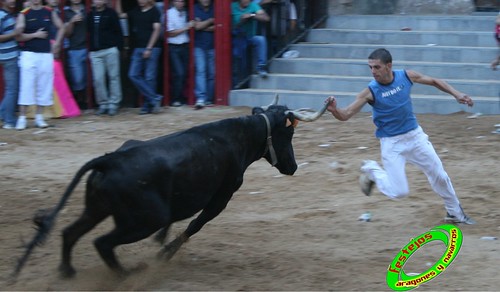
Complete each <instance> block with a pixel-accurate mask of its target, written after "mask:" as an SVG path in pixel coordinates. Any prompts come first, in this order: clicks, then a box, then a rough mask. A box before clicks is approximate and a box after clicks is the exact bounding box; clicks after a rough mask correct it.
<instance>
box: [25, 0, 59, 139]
mask: <svg viewBox="0 0 500 292" xmlns="http://www.w3.org/2000/svg"><path fill="white" fill-rule="evenodd" d="M52 25H55V27H57V29H58V31H57V36H56V38H55V41H54V42H53V43H52V44H51V42H50V39H49V31H50V28H51V26H52ZM16 28H17V29H20V30H22V31H23V33H22V34H20V35H19V36H18V37H17V41H19V42H23V45H22V47H21V55H20V57H19V68H20V72H21V74H20V89H19V101H18V104H19V118H18V119H17V123H16V129H17V130H24V129H26V126H27V121H26V110H27V107H28V106H29V105H36V106H37V107H36V114H35V126H37V127H39V128H46V127H48V125H47V123H46V122H45V120H44V118H43V109H44V107H47V106H51V105H52V104H53V96H52V91H53V87H54V86H53V82H54V64H53V63H54V55H56V56H57V55H58V54H59V51H60V48H61V42H62V39H63V36H64V26H63V23H62V21H61V19H60V18H59V16H58V15H57V13H56V12H55V11H54V10H52V9H51V8H49V7H44V6H43V5H42V0H31V1H30V3H29V7H27V8H26V9H24V10H23V11H21V13H20V14H19V16H18V18H17V24H16Z"/></svg>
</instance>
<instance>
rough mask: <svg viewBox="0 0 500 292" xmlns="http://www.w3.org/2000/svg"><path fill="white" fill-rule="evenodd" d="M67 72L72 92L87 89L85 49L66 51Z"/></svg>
mask: <svg viewBox="0 0 500 292" xmlns="http://www.w3.org/2000/svg"><path fill="white" fill-rule="evenodd" d="M67 53H68V70H69V75H70V84H71V89H72V90H73V91H80V90H84V89H85V88H86V87H87V49H80V50H68V51H67Z"/></svg>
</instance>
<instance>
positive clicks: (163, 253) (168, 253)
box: [156, 246, 177, 261]
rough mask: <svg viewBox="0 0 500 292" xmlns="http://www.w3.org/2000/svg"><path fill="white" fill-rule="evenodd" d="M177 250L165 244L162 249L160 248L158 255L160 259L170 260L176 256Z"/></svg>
mask: <svg viewBox="0 0 500 292" xmlns="http://www.w3.org/2000/svg"><path fill="white" fill-rule="evenodd" d="M176 251H177V250H174V249H173V248H169V247H168V246H165V247H163V248H162V249H160V251H159V252H158V254H157V255H156V257H157V258H158V259H160V260H164V261H169V260H170V259H171V258H172V257H173V256H174V254H175V252H176Z"/></svg>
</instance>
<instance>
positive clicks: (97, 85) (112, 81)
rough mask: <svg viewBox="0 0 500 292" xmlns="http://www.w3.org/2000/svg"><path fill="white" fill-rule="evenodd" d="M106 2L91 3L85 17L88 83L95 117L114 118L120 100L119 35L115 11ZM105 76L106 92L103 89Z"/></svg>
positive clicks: (103, 0) (96, 0)
mask: <svg viewBox="0 0 500 292" xmlns="http://www.w3.org/2000/svg"><path fill="white" fill-rule="evenodd" d="M106 2H107V1H106V0H93V4H94V7H92V10H91V11H90V13H89V14H88V17H87V31H88V32H89V41H90V54H89V57H90V64H91V67H92V80H93V82H94V91H95V96H96V101H97V104H98V105H99V109H98V110H97V112H96V114H97V115H103V114H106V113H108V114H109V115H110V116H114V115H116V114H117V112H118V108H119V107H120V102H121V100H122V86H121V80H120V50H121V49H122V48H123V34H122V29H121V26H120V20H119V18H118V14H117V13H116V11H115V10H113V9H112V8H110V7H108V6H107V5H106ZM106 74H107V76H108V79H109V90H108V89H107V86H106Z"/></svg>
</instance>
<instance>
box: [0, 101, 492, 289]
mask: <svg viewBox="0 0 500 292" xmlns="http://www.w3.org/2000/svg"><path fill="white" fill-rule="evenodd" d="M137 111H138V109H123V110H122V111H121V112H120V114H119V115H117V116H115V117H112V118H111V117H98V116H95V115H93V114H91V113H87V114H85V115H83V116H80V117H77V118H73V119H66V120H62V119H53V120H50V123H51V127H50V128H48V129H46V130H40V129H36V128H33V127H31V128H28V129H27V130H24V131H19V132H18V131H7V130H3V131H2V130H0V145H1V146H0V165H1V168H0V177H1V180H0V197H1V203H0V236H1V239H0V240H1V245H0V258H1V259H2V260H1V262H0V289H1V290H62V291H70V290H79V291H83V290H101V291H102V290H156V291H159V290H219V291H220V290H303V291H304V290H385V291H388V290H390V289H389V288H388V286H387V284H386V280H385V279H386V278H385V277H386V273H387V268H388V266H389V264H390V263H391V261H392V259H393V258H394V257H395V256H396V254H397V253H398V252H399V251H400V249H401V248H402V247H403V246H404V245H406V244H407V243H408V242H409V240H410V239H411V238H413V237H416V236H418V235H420V234H422V233H424V232H426V231H428V230H429V229H430V228H432V227H434V226H436V225H440V224H442V223H443V217H444V215H445V210H444V206H443V202H442V200H441V199H440V197H438V196H437V195H435V194H434V193H433V192H432V190H431V189H430V186H429V184H428V183H427V180H426V178H425V176H424V175H423V174H422V173H421V172H419V171H418V169H416V168H415V167H413V166H408V167H407V175H408V177H409V182H410V188H411V195H410V196H409V197H408V198H405V199H401V200H398V201H392V200H389V199H388V198H386V197H385V196H383V195H381V194H380V193H379V192H378V191H375V192H374V194H373V195H372V196H371V197H366V196H364V195H363V194H362V193H361V191H360V190H359V187H358V183H357V179H358V174H359V166H360V164H361V162H362V160H364V159H374V160H380V154H379V144H378V140H377V139H376V138H374V136H373V131H374V126H373V124H372V122H371V117H370V115H369V114H368V113H361V114H359V115H358V116H356V117H355V118H353V119H351V120H350V121H348V122H339V121H336V120H334V119H333V118H332V117H331V116H330V115H329V114H328V113H327V114H325V115H324V116H323V117H321V118H320V119H319V120H318V121H316V122H313V123H301V124H299V126H298V127H297V129H296V133H295V136H294V140H293V144H294V150H295V155H296V160H297V164H298V165H299V169H298V170H297V172H296V173H295V175H294V176H283V175H280V174H279V172H278V171H277V170H276V169H274V168H272V167H271V166H270V165H269V164H268V163H267V162H266V161H265V160H264V159H261V160H260V161H257V162H255V163H254V164H252V165H251V166H250V167H249V168H248V170H247V172H246V174H245V181H244V183H243V186H242V187H241V188H240V190H239V191H238V192H236V193H235V195H234V197H233V199H232V200H231V201H230V203H229V205H228V207H227V208H226V210H224V211H223V212H222V213H221V214H220V215H219V216H218V217H217V218H215V219H214V220H212V221H211V222H209V223H208V224H207V225H206V226H205V227H204V228H203V229H202V230H201V231H200V232H199V233H197V234H196V235H194V236H193V237H192V238H191V239H190V240H189V241H188V242H187V243H186V244H185V245H184V246H183V247H182V248H181V250H180V251H179V252H178V253H177V254H176V255H175V256H174V257H173V258H172V259H171V260H170V261H168V262H166V261H161V260H157V259H156V253H157V252H158V251H159V249H160V247H159V246H158V244H157V243H156V242H154V241H153V240H152V239H151V238H148V239H145V240H142V241H140V242H137V243H134V244H130V245H126V246H120V247H118V248H117V254H118V258H119V259H120V260H121V261H122V262H123V264H124V265H125V266H126V267H133V266H135V265H137V264H139V263H145V264H146V265H147V266H148V267H147V268H146V269H145V270H143V271H141V272H138V273H136V274H133V275H131V276H129V277H127V278H125V279H123V278H119V277H117V276H116V275H114V274H113V273H112V272H111V271H110V270H109V269H108V268H107V267H106V266H105V265H104V263H103V261H102V260H101V259H100V257H99V256H98V254H97V252H96V250H95V249H94V247H93V243H92V242H93V240H94V239H95V238H97V237H99V236H100V235H102V234H105V233H107V232H108V230H110V228H112V220H111V219H108V220H107V221H105V222H104V223H102V224H101V225H99V226H98V227H97V228H96V229H94V230H92V231H91V232H90V233H88V234H87V235H85V236H84V237H83V238H82V239H81V240H80V241H79V242H78V244H77V245H76V247H75V250H74V253H73V263H74V265H75V267H76V269H77V274H76V277H75V278H73V279H69V280H68V279H60V278H59V275H58V273H57V267H58V264H59V260H60V245H61V237H60V234H61V230H62V228H64V227H65V226H67V225H68V224H69V223H70V222H72V221H73V220H75V219H76V218H77V217H78V215H79V214H80V212H81V210H82V206H83V191H84V183H80V185H79V186H78V188H77V189H76V190H75V192H74V194H73V196H72V197H71V198H70V200H69V203H68V204H67V207H66V208H65V209H64V210H63V211H62V212H61V214H60V216H59V217H58V220H57V224H56V226H55V228H54V230H53V231H52V233H51V235H50V237H49V240H48V241H47V242H46V244H45V245H44V246H42V247H39V248H37V249H35V251H34V253H33V254H32V256H31V258H30V259H29V261H28V263H27V265H26V267H25V268H24V269H23V270H22V272H21V274H20V275H19V277H18V280H17V282H16V283H10V282H8V281H7V280H8V277H7V276H8V275H9V274H10V273H11V272H12V270H13V268H14V265H15V263H16V260H17V258H18V257H19V256H20V255H21V254H22V252H23V249H22V248H21V247H22V242H23V241H29V240H31V238H32V236H33V235H34V229H33V227H32V221H31V220H32V217H33V214H34V213H35V211H36V210H37V209H39V208H49V207H53V206H54V205H55V204H56V202H58V201H59V199H60V197H61V195H62V192H63V191H64V189H65V188H66V186H67V184H68V182H69V181H70V179H71V178H72V177H73V175H74V174H75V173H76V171H77V170H78V169H79V168H80V167H81V166H82V165H83V164H84V163H85V162H87V161H88V160H90V159H92V158H94V157H97V156H100V155H102V154H104V153H106V152H111V151H113V150H115V149H116V148H118V147H119V146H120V145H121V144H122V143H123V142H124V141H126V140H128V139H140V140H146V139H150V138H153V137H157V136H161V135H164V134H168V133H171V132H174V131H178V130H182V129H186V128H189V127H192V126H195V125H198V124H201V123H206V122H210V121H215V120H219V119H223V118H229V117H235V116H243V115H248V114H250V111H251V109H250V108H247V107H222V106H218V107H211V108H206V109H203V110H201V111H195V110H193V109H192V108H189V107H182V108H166V109H165V110H164V111H163V112H162V113H160V114H158V115H145V116H139V115H137ZM469 116H470V114H469V113H463V112H462V113H456V114H452V115H431V114H427V115H418V118H419V121H420V123H421V125H422V127H423V128H424V130H425V131H426V132H427V134H429V136H430V138H431V142H432V143H433V144H434V147H435V148H436V150H437V152H438V153H439V155H440V157H441V158H442V160H443V163H444V165H445V168H446V170H447V172H448V173H449V175H450V176H451V178H452V181H453V184H454V186H455V189H456V191H457V194H458V196H459V198H460V200H461V203H462V206H463V207H464V209H465V211H466V212H467V213H468V214H469V215H470V216H471V217H473V218H474V219H475V220H477V222H478V223H477V225H475V226H463V225H459V228H460V229H461V230H462V232H463V234H464V243H463V246H462V248H461V250H460V252H459V254H458V257H457V259H456V260H455V261H454V262H453V263H452V264H451V265H450V266H449V267H448V268H447V269H446V271H445V272H444V273H443V274H441V275H440V276H439V277H437V278H435V279H434V280H432V281H430V282H429V283H425V284H424V285H421V286H420V287H419V290H420V291H429V290H454V291H456V290H482V291H484V290H490V291H493V290H498V280H499V264H498V263H499V262H500V241H499V240H484V239H481V237H483V236H494V237H500V198H499V196H500V180H499V179H498V177H499V175H498V174H499V173H500V135H498V134H492V133H491V132H492V131H493V130H495V128H494V125H495V124H498V123H500V117H499V116H484V115H483V116H479V117H478V118H475V119H471V118H468V117H469ZM30 125H31V124H30ZM366 211H370V212H371V213H372V216H373V218H372V221H371V222H363V221H359V220H358V217H359V216H360V215H361V214H362V213H364V212H366ZM188 223H189V220H186V221H183V222H178V223H176V224H174V226H173V228H172V230H171V236H170V238H173V236H174V235H176V234H178V233H180V232H181V231H182V230H183V229H184V228H185V227H186V226H187V224H188ZM443 252H444V246H443V245H442V244H433V243H431V244H429V245H426V246H425V247H423V248H422V249H419V250H418V252H417V253H416V254H414V255H413V256H412V258H411V260H409V261H408V263H407V264H406V265H405V266H404V269H405V271H406V272H407V273H408V272H417V273H421V272H423V271H425V270H427V269H428V268H429V266H430V265H431V264H434V262H436V261H437V259H439V258H440V257H441V256H442V254H443Z"/></svg>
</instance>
